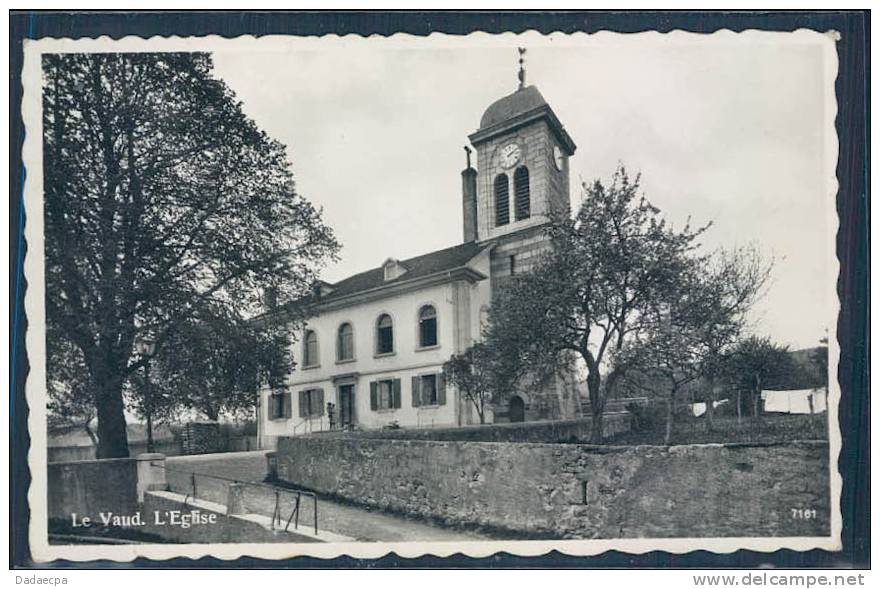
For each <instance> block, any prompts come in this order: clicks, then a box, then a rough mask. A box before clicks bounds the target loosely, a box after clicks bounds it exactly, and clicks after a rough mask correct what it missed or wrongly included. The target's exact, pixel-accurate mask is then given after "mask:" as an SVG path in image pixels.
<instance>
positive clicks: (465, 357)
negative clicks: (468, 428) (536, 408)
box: [443, 343, 516, 424]
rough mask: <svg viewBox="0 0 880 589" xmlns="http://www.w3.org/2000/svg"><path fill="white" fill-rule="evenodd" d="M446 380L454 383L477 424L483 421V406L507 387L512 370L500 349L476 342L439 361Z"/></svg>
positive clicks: (485, 406)
mask: <svg viewBox="0 0 880 589" xmlns="http://www.w3.org/2000/svg"><path fill="white" fill-rule="evenodd" d="M443 373H444V375H445V376H446V380H447V382H449V383H451V384H453V385H455V388H456V389H458V391H459V393H460V394H461V395H462V396H463V397H464V398H465V399H467V400H468V401H469V402H470V403H471V404H472V405H473V406H474V409H475V410H476V412H477V416H478V417H479V418H480V424H484V423H486V409H487V408H488V407H490V406H492V405H493V404H494V403H496V402H497V401H498V400H499V399H500V398H501V396H502V395H503V394H504V393H506V392H507V391H509V390H510V388H511V387H512V386H513V382H514V381H515V380H516V376H515V373H514V372H512V371H511V370H510V366H509V365H508V363H507V362H505V355H504V353H503V350H500V349H498V348H493V347H490V346H488V345H486V344H485V343H476V344H474V345H473V346H471V347H469V348H468V349H467V350H465V351H464V352H462V353H461V354H454V355H453V356H452V357H450V359H449V360H447V361H446V363H444V364H443Z"/></svg>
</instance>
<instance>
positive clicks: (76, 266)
mask: <svg viewBox="0 0 880 589" xmlns="http://www.w3.org/2000/svg"><path fill="white" fill-rule="evenodd" d="M212 68H213V63H212V60H211V57H210V56H209V55H207V54H199V53H138V54H123V53H105V54H98V53H94V54H73V53H68V54H53V55H46V56H44V58H43V74H44V94H43V129H44V136H43V150H44V189H45V235H46V281H47V284H46V293H47V301H46V306H47V322H48V323H49V324H50V326H53V329H55V330H56V333H59V334H60V337H63V338H65V339H66V340H67V341H69V342H70V343H72V344H73V345H75V346H76V347H77V348H78V349H79V351H80V352H81V354H82V358H83V362H84V364H85V367H86V370H87V373H88V378H89V382H90V387H91V389H92V394H93V398H94V403H95V407H96V410H97V414H98V438H99V447H98V456H99V457H101V458H107V457H116V456H126V455H127V454H128V449H127V439H126V429H125V415H124V404H123V389H124V387H125V384H126V382H127V381H128V379H129V377H130V376H131V375H132V373H134V372H135V371H137V370H139V369H140V368H141V367H142V366H143V365H144V364H145V363H146V362H147V361H148V360H150V359H149V358H138V357H135V356H134V354H133V346H134V342H135V340H136V339H138V338H145V337H150V338H152V339H153V340H154V341H155V342H156V343H157V349H158V350H159V351H160V352H161V350H163V349H164V347H165V345H167V344H168V342H169V341H171V340H172V339H173V338H174V337H175V332H176V330H177V329H178V328H179V327H184V326H188V325H190V323H189V322H188V321H189V319H190V318H193V317H198V316H200V315H203V314H204V313H205V311H206V309H210V310H211V312H212V313H217V309H222V310H224V313H225V314H228V315H235V316H241V317H245V316H248V315H252V314H254V313H256V312H257V310H258V309H259V307H260V295H261V292H262V291H264V290H265V289H267V288H272V289H274V290H275V291H277V292H278V293H279V296H280V297H281V298H282V299H284V300H292V299H294V298H298V297H300V296H304V295H305V294H307V293H308V290H309V287H310V285H311V284H312V282H313V280H314V278H315V277H316V272H317V270H318V269H319V268H320V266H321V264H322V263H323V262H324V261H326V259H327V258H328V257H331V256H333V255H335V252H336V250H337V248H338V245H337V243H336V241H335V239H334V238H333V235H332V233H331V231H330V230H329V229H328V228H327V227H326V226H325V225H324V223H323V221H322V219H321V213H320V211H318V210H316V209H315V208H314V207H313V206H312V205H311V204H310V203H309V202H308V201H306V200H305V199H303V198H302V197H300V196H299V195H297V193H296V191H295V189H294V182H293V174H292V172H291V169H290V164H289V162H288V160H287V156H286V153H285V148H284V146H283V145H281V144H280V143H278V142H277V141H274V140H272V139H270V138H269V137H267V136H266V134H265V133H264V132H262V131H261V130H259V129H258V128H257V127H256V125H255V124H254V122H253V121H251V120H250V119H248V118H247V117H246V115H245V114H244V112H243V111H242V108H241V104H240V103H239V102H238V101H237V100H236V99H235V97H234V95H233V93H232V92H231V91H230V90H229V88H228V87H227V86H226V85H225V84H224V83H223V82H222V81H220V80H218V79H216V78H214V77H213V76H212ZM56 358H57V356H56ZM58 371H59V366H57V365H55V364H50V366H49V372H50V374H55V373H57V372H58Z"/></svg>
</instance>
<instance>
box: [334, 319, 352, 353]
mask: <svg viewBox="0 0 880 589" xmlns="http://www.w3.org/2000/svg"><path fill="white" fill-rule="evenodd" d="M336 359H337V360H340V361H342V360H353V359H354V330H353V329H352V327H351V323H343V324H342V325H340V326H339V337H338V340H337V342H336Z"/></svg>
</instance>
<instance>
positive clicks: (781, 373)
mask: <svg viewBox="0 0 880 589" xmlns="http://www.w3.org/2000/svg"><path fill="white" fill-rule="evenodd" d="M723 370H724V376H725V378H726V380H727V382H728V383H729V386H730V387H731V388H733V389H734V390H735V391H736V394H737V415H738V417H740V418H742V415H743V414H744V413H751V414H752V416H753V417H760V415H761V390H762V389H764V388H771V389H772V388H773V387H777V386H781V385H783V384H784V383H785V381H786V380H787V379H789V378H790V377H791V375H792V372H793V371H794V365H793V362H792V358H791V354H790V353H789V349H788V346H782V345H779V344H776V343H774V342H773V341H772V340H771V339H770V338H769V337H759V336H754V335H753V336H749V337H747V338H745V339H742V340H740V341H738V342H737V343H736V345H735V346H734V347H733V348H732V349H731V350H730V352H729V353H728V354H727V355H726V357H725V362H724V367H723Z"/></svg>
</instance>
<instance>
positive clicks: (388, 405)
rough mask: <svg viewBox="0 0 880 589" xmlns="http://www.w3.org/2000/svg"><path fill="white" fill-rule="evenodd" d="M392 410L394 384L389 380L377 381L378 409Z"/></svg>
mask: <svg viewBox="0 0 880 589" xmlns="http://www.w3.org/2000/svg"><path fill="white" fill-rule="evenodd" d="M393 408H394V384H393V381H390V380H380V381H379V409H393Z"/></svg>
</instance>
